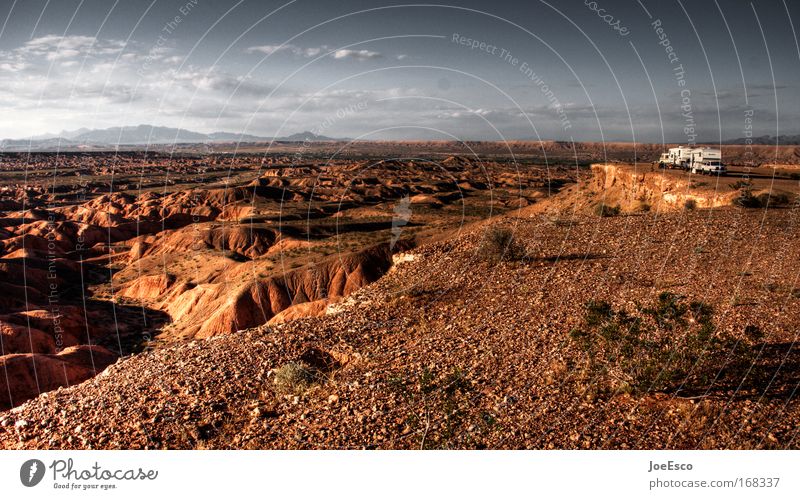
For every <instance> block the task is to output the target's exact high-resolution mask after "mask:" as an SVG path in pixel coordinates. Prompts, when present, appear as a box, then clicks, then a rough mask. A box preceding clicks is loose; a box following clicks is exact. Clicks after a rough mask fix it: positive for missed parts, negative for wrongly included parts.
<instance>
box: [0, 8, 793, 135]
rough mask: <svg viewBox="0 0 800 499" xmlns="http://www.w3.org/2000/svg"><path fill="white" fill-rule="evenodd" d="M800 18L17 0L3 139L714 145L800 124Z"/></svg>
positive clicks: (4, 45)
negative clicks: (175, 130)
mask: <svg viewBox="0 0 800 499" xmlns="http://www.w3.org/2000/svg"><path fill="white" fill-rule="evenodd" d="M799 16H800V7H798V6H796V5H792V4H789V3H785V2H784V0H764V1H758V2H753V3H752V4H751V3H750V2H744V1H728V0H717V1H714V0H711V1H706V0H697V1H689V0H681V1H678V0H666V1H658V2H657V1H652V0H642V1H641V2H638V1H636V0H630V1H606V0H602V1H597V2H588V1H584V0H574V1H563V2H556V1H550V2H543V1H538V2H537V1H528V2H509V1H496V2H485V1H483V2H477V1H476V2H467V1H462V2H449V3H448V4H447V5H433V4H430V5H419V4H417V5H410V4H407V3H401V2H383V1H369V2H367V1H338V2H330V1H326V2H323V1H313V0H296V1H293V2H271V1H252V0H244V1H235V0H224V1H219V0H218V1H214V2H212V1H210V0H177V1H173V0H156V1H153V0H127V1H126V0H119V1H117V2H114V1H109V0H105V1H98V0H83V1H81V0H59V1H55V0H51V1H49V2H48V1H47V0H26V1H22V0H19V1H16V2H15V1H13V0H2V1H1V2H0V23H3V24H2V31H0V106H2V109H3V119H2V120H0V137H7V138H22V137H28V136H34V135H42V134H52V133H58V132H60V131H61V130H74V129H78V128H82V127H88V128H105V127H110V126H121V125H136V124H140V123H148V124H155V125H162V126H173V127H182V128H188V129H191V130H196V131H201V132H211V131H218V130H224V131H231V132H241V133H250V134H259V135H265V136H272V135H287V134H290V133H295V132H299V131H303V130H317V131H321V132H324V134H325V135H330V136H347V137H362V138H372V139H453V138H454V139H459V140H478V139H481V140H501V139H520V138H542V139H560V140H569V139H574V140H603V139H604V140H623V141H631V140H637V141H640V142H642V141H646V142H661V141H662V140H663V141H667V142H686V141H688V140H692V139H696V140H701V141H710V142H714V141H717V140H720V138H722V139H727V138H733V137H741V136H743V135H744V134H745V129H746V127H747V126H748V124H749V122H748V121H747V120H746V118H748V117H752V125H753V131H754V133H755V135H762V134H770V135H775V134H783V133H798V132H800V127H798V125H797V123H798V118H799V117H800V100H799V99H798V98H797V97H796V96H797V94H798V89H797V84H798V81H800V50H798V44H797V40H796V37H795V34H794V26H793V25H798V27H800V17H799ZM658 27H660V28H662V30H663V31H657V29H656V28H658ZM668 50H669V52H668ZM670 54H672V57H673V58H674V57H677V58H678V60H677V61H674V59H673V60H672V61H671V60H670V59H669V57H670ZM680 65H682V66H680ZM676 68H682V69H676Z"/></svg>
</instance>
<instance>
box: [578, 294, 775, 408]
mask: <svg viewBox="0 0 800 499" xmlns="http://www.w3.org/2000/svg"><path fill="white" fill-rule="evenodd" d="M570 336H571V339H572V341H573V343H574V344H575V345H576V346H577V347H578V348H579V349H580V350H581V351H582V352H583V353H584V357H585V363H586V364H585V365H586V370H587V374H588V375H590V376H591V377H592V378H593V379H596V380H597V381H598V384H599V385H598V391H600V392H604V391H606V392H616V391H620V390H627V391H631V392H634V393H638V394H641V393H645V392H648V391H660V392H673V393H674V392H677V391H679V390H681V389H683V388H684V386H685V385H687V386H688V387H691V386H692V385H693V384H694V385H698V384H699V385H706V384H708V383H709V382H710V381H712V380H713V379H715V378H716V376H717V375H718V373H719V372H720V371H721V370H722V369H723V368H724V367H726V365H728V364H735V363H738V364H739V365H742V364H744V363H746V362H748V361H749V360H751V359H752V358H753V356H754V355H755V352H756V351H757V349H756V348H755V347H754V344H755V343H756V342H758V341H760V338H761V335H760V333H759V332H758V331H757V330H756V329H753V328H748V329H747V330H746V331H745V338H744V339H740V340H736V339H734V338H733V337H732V336H725V335H719V334H716V329H715V326H714V322H713V309H712V308H711V307H710V306H709V305H707V304H705V303H702V302H696V301H695V302H688V303H687V302H686V301H685V300H684V299H683V297H681V296H679V295H676V294H673V293H669V292H664V293H661V294H660V295H659V296H658V298H657V300H656V301H655V303H654V304H652V305H651V306H650V307H642V306H638V307H637V308H636V311H635V312H634V313H629V312H626V311H625V310H616V309H614V307H613V306H612V305H610V304H609V303H607V302H603V301H590V302H588V303H587V304H586V305H585V314H584V318H583V324H582V326H581V327H579V328H577V329H574V330H573V331H571V332H570ZM729 355H732V359H733V362H732V361H731V359H730V358H728V356H729Z"/></svg>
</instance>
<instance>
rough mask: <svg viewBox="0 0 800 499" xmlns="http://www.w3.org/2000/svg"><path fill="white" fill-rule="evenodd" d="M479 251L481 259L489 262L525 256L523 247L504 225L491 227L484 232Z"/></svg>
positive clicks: (514, 259) (493, 262)
mask: <svg viewBox="0 0 800 499" xmlns="http://www.w3.org/2000/svg"><path fill="white" fill-rule="evenodd" d="M479 253H480V255H481V258H483V260H485V261H487V262H489V263H491V264H497V263H500V262H501V261H504V260H505V261H517V260H522V259H523V258H525V248H524V247H523V246H522V244H520V243H519V241H517V239H516V237H514V233H513V232H512V231H511V230H510V229H506V228H504V227H492V228H490V229H489V230H488V231H487V232H486V236H485V238H484V240H483V242H482V243H481V246H480V248H479Z"/></svg>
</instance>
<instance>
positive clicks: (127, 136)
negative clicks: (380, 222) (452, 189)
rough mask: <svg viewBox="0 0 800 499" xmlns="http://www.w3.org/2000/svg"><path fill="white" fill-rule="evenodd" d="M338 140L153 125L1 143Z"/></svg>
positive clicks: (19, 147)
mask: <svg viewBox="0 0 800 499" xmlns="http://www.w3.org/2000/svg"><path fill="white" fill-rule="evenodd" d="M340 140H347V139H335V138H332V137H326V136H324V135H316V134H314V133H312V132H300V133H295V134H292V135H289V136H286V137H275V138H273V137H260V136H257V135H248V134H245V135H242V134H239V133H232V132H214V133H200V132H193V131H191V130H185V129H183V128H169V127H159V126H152V125H139V126H126V127H113V128H104V129H95V130H92V129H88V128H80V129H78V130H71V131H68V130H64V131H63V132H61V133H59V134H47V135H39V136H35V137H30V138H27V139H3V140H0V151H6V152H13V151H28V150H32V151H43V150H45V151H50V150H59V149H60V150H74V149H97V148H114V147H117V146H143V145H148V144H149V145H169V144H208V143H223V142H272V141H275V142H305V141H310V142H335V141H340Z"/></svg>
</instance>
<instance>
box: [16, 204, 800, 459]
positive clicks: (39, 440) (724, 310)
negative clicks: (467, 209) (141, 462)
mask: <svg viewBox="0 0 800 499" xmlns="http://www.w3.org/2000/svg"><path fill="white" fill-rule="evenodd" d="M799 214H800V213H799V212H798V211H797V207H796V205H792V206H789V207H784V208H770V209H746V208H740V207H722V208H716V209H686V210H674V211H659V210H652V211H649V212H648V211H642V212H631V213H622V214H619V215H617V216H598V215H597V214H593V213H587V212H585V210H578V209H574V207H571V208H565V207H562V208H561V209H551V210H542V209H541V207H539V206H537V205H534V206H532V207H530V208H524V209H522V210H520V211H519V212H517V213H516V214H514V215H507V216H505V217H502V218H497V219H493V220H491V221H489V222H483V223H479V224H477V225H472V226H470V227H468V228H464V230H462V231H461V232H460V233H458V234H456V235H454V236H453V237H450V238H447V239H444V240H442V241H439V242H433V243H429V244H423V245H421V246H419V247H417V248H415V249H411V250H408V251H407V252H406V253H405V254H403V255H396V261H397V262H398V263H397V264H396V265H395V266H394V267H393V268H392V269H391V270H390V271H389V272H388V273H387V274H386V275H384V276H383V277H381V278H380V279H379V280H378V281H376V282H374V283H372V284H370V285H368V286H366V287H364V288H361V289H360V290H358V291H355V292H354V293H352V294H351V295H350V296H349V297H348V298H347V299H345V300H344V301H342V302H340V303H338V304H336V305H334V306H329V307H327V313H326V315H323V316H319V317H313V318H300V319H297V320H293V321H290V322H286V323H283V324H277V325H265V326H260V327H256V328H252V329H247V330H243V331H238V332H235V333H232V334H227V335H221V336H215V337H212V338H209V339H207V340H203V341H192V342H190V343H187V344H182V345H177V346H171V347H167V348H160V349H156V350H153V351H148V352H144V353H141V354H137V355H134V356H131V357H129V358H124V359H121V360H119V361H118V362H117V363H115V364H113V365H111V366H110V367H109V368H107V369H106V370H105V371H103V372H102V373H101V374H100V375H98V376H97V377H95V378H93V379H90V380H89V381H86V382H84V383H82V384H80V385H77V386H72V387H70V388H60V389H58V390H56V391H53V392H50V393H46V394H43V395H42V396H40V397H38V398H36V399H34V400H31V401H29V402H26V403H25V404H23V405H21V406H19V407H17V408H14V409H12V410H10V411H7V412H4V413H0V446H2V447H4V448H103V449H118V448H304V449H319V448H413V449H420V448H424V449H428V448H594V449H602V448H726V449H730V448H797V447H798V446H800V445H799V444H800V440H799V439H798V428H800V404H798V402H797V398H796V396H795V395H796V392H797V388H798V384H799V383H800V376H798V372H800V371H799V370H798V368H799V367H800V365H799V363H800V352H798V347H797V346H796V344H795V342H796V340H797V326H798V324H800V291H798V288H800V282H798V272H800V244H799V243H800V231H798V223H800V218H798V215H799ZM497 227H500V228H506V229H508V231H509V232H511V233H513V236H514V240H515V241H516V243H517V247H516V250H515V253H516V254H515V255H513V258H499V259H500V261H499V263H497V261H496V260H498V258H491V254H490V253H487V248H489V246H487V243H486V241H487V237H489V238H491V237H492V234H496V233H497V229H496V228H497ZM504 233H506V232H504ZM487 255H488V256H487ZM495 256H496V255H495ZM664 292H668V293H672V295H668V296H675V297H679V298H676V299H680V300H684V299H685V300H686V302H687V303H688V302H689V301H693V302H703V304H704V307H705V308H703V310H705V312H704V314H706V315H704V316H703V317H705V319H701V322H702V324H703V325H707V324H710V326H709V327H710V331H711V332H712V334H711V337H713V338H728V339H734V340H735V341H734V343H731V342H727V343H720V345H722V347H721V349H720V352H719V355H720V359H721V361H720V363H719V365H716V364H715V369H716V367H718V370H715V372H714V373H713V375H712V376H710V377H707V378H703V377H700V376H698V375H697V374H698V373H699V372H702V370H703V369H705V367H706V365H705V364H703V363H704V362H705V360H704V359H706V358H707V357H705V356H701V361H699V362H698V363H697V364H696V365H694V366H692V368H691V369H690V370H688V371H687V372H686V376H685V377H683V378H681V379H679V380H677V382H676V384H673V385H671V386H669V387H666V388H662V389H657V390H656V389H653V390H651V389H646V388H645V389H642V388H641V387H639V388H638V389H637V388H634V387H633V386H634V385H633V382H635V380H632V379H631V378H630V376H628V375H629V374H630V372H629V371H626V370H625V369H624V367H625V366H628V367H629V365H630V362H628V363H627V364H625V363H624V362H623V361H630V359H629V358H628V359H626V358H625V354H622V355H620V356H616V357H611V356H609V357H604V359H607V360H608V361H609V364H608V366H607V369H603V370H597V369H594V370H593V369H590V368H589V366H591V365H594V364H593V360H597V359H596V358H595V359H593V358H591V354H587V351H586V350H585V349H583V348H581V347H580V345H579V343H578V342H576V340H575V338H576V337H577V336H576V334H575V331H578V330H580V329H581V328H586V327H589V326H591V323H590V319H591V317H590V315H589V314H588V313H587V303H590V302H593V301H594V302H600V301H602V302H607V303H608V306H609V307H613V308H614V309H615V310H628V311H629V313H630V314H636V313H640V314H641V313H643V312H641V311H642V310H648V309H647V308H646V307H650V306H654V305H652V304H654V303H657V301H658V300H659V296H660V295H661V296H662V297H663V296H664V295H663V294H662V293H664ZM681 303H682V302H681ZM692 306H693V307H694V306H695V305H692ZM637 311H638V312H637ZM677 315H679V314H678V313H676V312H675V309H674V308H669V307H668V309H667V310H663V311H661V312H659V314H658V315H654V317H656V319H657V320H658V321H662V320H663V322H664V323H663V324H661V325H660V326H659V327H660V328H661V329H659V331H662V332H663V331H668V332H669V334H674V335H675V336H674V337H675V338H683V336H681V335H682V334H683V332H682V331H683V330H684V329H690V328H695V327H696V326H697V324H695V323H694V317H695V316H694V315H691V314H690V318H689V319H688V320H687V321H686V322H685V323H683V322H682V323H681V326H680V327H676V328H675V329H667V328H665V327H666V326H668V325H670V324H677V323H678V322H670V321H673V319H675V317H676V316H677ZM609 317H610V316H609ZM614 317H616V318H620V317H627V316H624V315H622V314H618V315H615V316H614ZM615 320H616V319H615ZM602 324H603V326H604V327H605V326H608V325H609V324H610V322H609V320H608V318H605V319H602ZM637 324H638V323H637ZM670 327H672V326H670ZM756 333H758V334H756ZM711 337H709V338H706V340H707V342H708V343H705V344H704V345H703V346H702V348H703V349H705V348H706V346H707V345H711V344H712V343H713V342H714V340H713V339H711ZM726 341H728V340H726ZM742 345H746V346H747V348H746V353H743V352H745V349H743V348H744V347H742ZM729 346H730V350H726V348H728V347H729ZM604 348H607V346H606V347H604ZM597 351H598V352H602V351H605V350H603V349H602V348H600V349H598V350H597ZM703 351H705V350H703ZM641 355H643V357H642V362H644V361H645V360H646V358H647V352H646V351H644V352H643V353H641ZM740 357H742V358H740ZM708 358H711V356H708ZM618 366H623V369H621V370H620V369H617V367H618ZM615 376H621V377H625V376H628V377H627V378H626V379H627V381H626V382H625V383H623V382H618V380H617V379H616V378H615Z"/></svg>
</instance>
